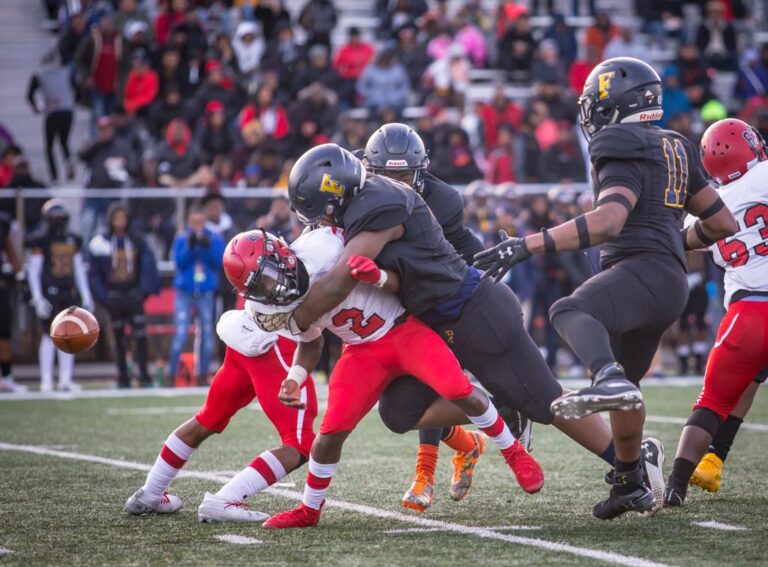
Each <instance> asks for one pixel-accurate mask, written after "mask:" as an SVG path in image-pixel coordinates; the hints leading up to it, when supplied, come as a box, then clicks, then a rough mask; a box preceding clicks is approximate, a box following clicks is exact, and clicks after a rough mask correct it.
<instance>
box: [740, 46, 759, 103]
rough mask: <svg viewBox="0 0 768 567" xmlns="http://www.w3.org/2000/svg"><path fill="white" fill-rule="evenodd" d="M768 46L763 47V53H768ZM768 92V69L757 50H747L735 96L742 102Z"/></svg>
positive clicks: (742, 60)
mask: <svg viewBox="0 0 768 567" xmlns="http://www.w3.org/2000/svg"><path fill="white" fill-rule="evenodd" d="M767 48H768V46H765V45H764V46H763V52H764V53H766V52H768V49H767ZM766 91H768V69H766V67H765V65H764V63H763V61H762V60H761V58H760V56H759V55H758V53H757V50H756V49H752V48H750V49H745V50H744V53H743V54H742V56H741V65H740V67H739V76H738V78H737V80H736V85H735V86H734V89H733V95H734V96H735V97H736V98H738V99H739V100H741V101H742V102H743V101H745V100H747V99H749V98H751V97H753V96H756V95H762V94H765V93H766Z"/></svg>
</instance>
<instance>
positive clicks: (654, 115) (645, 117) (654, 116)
mask: <svg viewBox="0 0 768 567" xmlns="http://www.w3.org/2000/svg"><path fill="white" fill-rule="evenodd" d="M662 116H664V113H663V112H662V111H661V110H657V111H655V112H643V113H641V114H640V121H641V122H645V121H649V122H650V121H653V120H661V117H662Z"/></svg>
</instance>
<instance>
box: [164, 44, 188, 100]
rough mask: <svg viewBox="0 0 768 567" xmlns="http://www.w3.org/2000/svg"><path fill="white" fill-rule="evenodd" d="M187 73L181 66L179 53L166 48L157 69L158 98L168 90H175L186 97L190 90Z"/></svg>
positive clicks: (186, 69)
mask: <svg viewBox="0 0 768 567" xmlns="http://www.w3.org/2000/svg"><path fill="white" fill-rule="evenodd" d="M188 72H189V69H188V68H187V67H186V65H184V64H182V61H181V54H180V53H179V51H178V50H177V49H174V48H172V47H168V48H166V49H165V50H164V51H163V53H162V55H160V68H159V69H158V81H159V89H160V96H164V95H165V93H166V92H167V91H168V90H175V91H178V92H179V93H180V94H181V95H182V96H185V97H186V96H188V95H189V94H190V90H191V89H190V84H189V76H188Z"/></svg>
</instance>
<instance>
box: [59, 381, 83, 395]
mask: <svg viewBox="0 0 768 567" xmlns="http://www.w3.org/2000/svg"><path fill="white" fill-rule="evenodd" d="M59 391H61V392H70V393H73V394H77V393H78V392H82V391H83V387H82V386H81V385H80V384H78V383H77V382H70V383H69V384H59Z"/></svg>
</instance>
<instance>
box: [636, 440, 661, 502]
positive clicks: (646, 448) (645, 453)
mask: <svg viewBox="0 0 768 567" xmlns="http://www.w3.org/2000/svg"><path fill="white" fill-rule="evenodd" d="M640 459H641V462H642V465H643V471H644V473H645V485H646V486H647V487H648V488H650V489H651V492H653V500H654V501H653V509H652V510H651V512H650V514H651V515H653V514H655V513H656V512H658V511H659V510H660V509H661V507H662V506H663V504H664V489H665V488H666V483H665V482H664V445H662V444H661V441H659V440H658V439H655V438H654V437H647V438H645V439H643V444H642V445H641V446H640Z"/></svg>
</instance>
